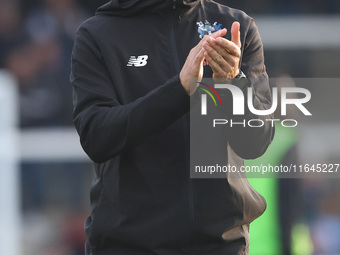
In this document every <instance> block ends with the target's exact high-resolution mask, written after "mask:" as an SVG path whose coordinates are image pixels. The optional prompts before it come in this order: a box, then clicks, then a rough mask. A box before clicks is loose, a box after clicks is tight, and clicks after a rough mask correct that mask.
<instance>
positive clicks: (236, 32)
mask: <svg viewBox="0 0 340 255" xmlns="http://www.w3.org/2000/svg"><path fill="white" fill-rule="evenodd" d="M231 41H232V42H233V43H235V45H236V46H237V47H239V48H241V35H240V23H239V22H237V21H235V22H234V23H233V24H232V25H231Z"/></svg>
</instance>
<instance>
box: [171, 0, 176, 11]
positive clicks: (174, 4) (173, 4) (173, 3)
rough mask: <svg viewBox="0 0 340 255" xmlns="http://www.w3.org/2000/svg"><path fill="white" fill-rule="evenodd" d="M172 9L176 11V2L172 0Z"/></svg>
mask: <svg viewBox="0 0 340 255" xmlns="http://www.w3.org/2000/svg"><path fill="white" fill-rule="evenodd" d="M172 9H174V10H176V0H172Z"/></svg>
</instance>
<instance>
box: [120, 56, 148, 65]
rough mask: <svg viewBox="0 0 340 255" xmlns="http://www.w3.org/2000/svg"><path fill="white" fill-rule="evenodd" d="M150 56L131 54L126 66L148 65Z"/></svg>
mask: <svg viewBox="0 0 340 255" xmlns="http://www.w3.org/2000/svg"><path fill="white" fill-rule="evenodd" d="M148 58H149V56H148V55H142V56H138V57H137V58H136V57H135V56H131V57H130V59H129V62H128V63H127V65H126V66H135V67H141V66H146V64H147V63H148V62H147V60H148Z"/></svg>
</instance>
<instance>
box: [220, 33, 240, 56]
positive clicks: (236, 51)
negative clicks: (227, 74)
mask: <svg viewBox="0 0 340 255" xmlns="http://www.w3.org/2000/svg"><path fill="white" fill-rule="evenodd" d="M215 42H216V44H217V45H219V46H220V47H222V48H224V49H226V50H227V51H228V52H229V53H230V54H231V55H233V56H235V57H237V58H239V57H240V56H241V49H240V47H238V46H237V45H236V44H235V43H233V42H232V41H229V40H227V39H225V38H217V39H216V40H215Z"/></svg>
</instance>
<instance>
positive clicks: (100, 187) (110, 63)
mask: <svg viewBox="0 0 340 255" xmlns="http://www.w3.org/2000/svg"><path fill="white" fill-rule="evenodd" d="M222 28H227V29H228V31H229V30H231V31H230V32H228V31H227V30H226V29H222ZM198 29H201V30H199V32H200V33H198V32H197V31H198ZM205 34H206V35H208V36H204V35H205ZM201 35H203V36H201ZM201 38H202V39H201ZM205 61H208V64H209V65H206V62H205ZM203 63H205V65H204V64H203ZM241 76H243V77H244V76H246V77H247V79H248V86H250V87H251V88H252V89H253V92H254V93H253V94H254V98H253V102H254V107H255V108H256V109H268V108H269V106H270V105H271V96H270V90H269V85H268V77H267V74H266V71H265V66H264V58H263V50H262V43H261V39H260V37H259V34H258V31H257V28H256V26H255V24H254V21H253V20H252V19H251V18H250V17H249V16H247V15H246V14H245V13H243V12H241V11H239V10H234V9H231V8H229V7H226V6H223V5H219V4H217V3H215V2H213V1H211V0H195V1H194V0H192V1H183V0H130V1H129V0H112V1H110V2H109V3H107V4H106V5H104V6H102V7H100V8H99V9H98V10H97V13H96V15H95V16H94V17H92V18H91V19H89V20H87V21H86V22H85V23H83V24H82V26H81V27H80V29H79V31H78V33H77V38H76V42H75V45H74V50H73V54H72V74H71V81H72V85H73V88H74V123H75V126H76V128H77V131H78V133H79V135H80V141H81V145H82V147H83V148H84V150H85V152H86V153H87V154H88V156H89V157H90V158H91V159H92V160H93V161H94V165H95V171H96V178H95V180H94V182H93V186H92V189H91V209H92V210H91V215H90V216H89V217H88V219H87V220H86V222H85V230H86V234H87V242H86V254H87V255H90V254H91V255H114V254H127V255H151V254H160V255H177V254H178V255H180V254H202V255H206V254H211V255H213V254H214V255H215V254H216V255H219V254H228V255H234V254H235V255H236V254H248V245H249V234H248V228H249V223H250V222H251V221H252V220H254V219H255V218H257V217H258V216H260V215H261V214H262V213H263V211H264V210H265V201H264V199H263V197H262V196H260V195H259V194H258V193H257V192H256V191H254V190H253V189H252V187H251V186H250V185H249V183H248V182H247V180H246V179H245V178H225V179H191V178H190V174H189V169H188V165H187V162H188V158H189V150H188V144H189V142H188V141H189V135H188V130H189V129H188V126H189V108H190V103H189V102H190V95H192V94H194V93H195V87H194V88H193V89H190V81H192V80H193V79H194V80H195V81H200V79H201V78H202V77H210V78H211V77H213V78H229V79H230V78H231V79H234V81H235V84H237V80H238V79H239V78H240V77H241ZM243 92H245V90H244V89H243ZM271 117H272V116H254V115H252V114H251V113H250V112H247V113H246V115H245V118H247V119H248V118H249V119H261V118H267V119H268V118H271ZM230 132H232V134H230V135H229V136H228V141H227V144H226V146H227V148H228V151H227V154H228V155H226V156H227V158H228V163H232V164H234V165H237V166H238V167H239V166H241V165H242V164H243V158H256V157H258V156H260V155H262V154H263V153H264V151H265V150H266V148H267V146H268V145H269V143H270V141H271V139H272V137H273V128H272V127H271V125H270V123H269V122H265V125H264V126H263V127H261V128H254V129H242V128H236V129H232V130H231V131H230Z"/></svg>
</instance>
